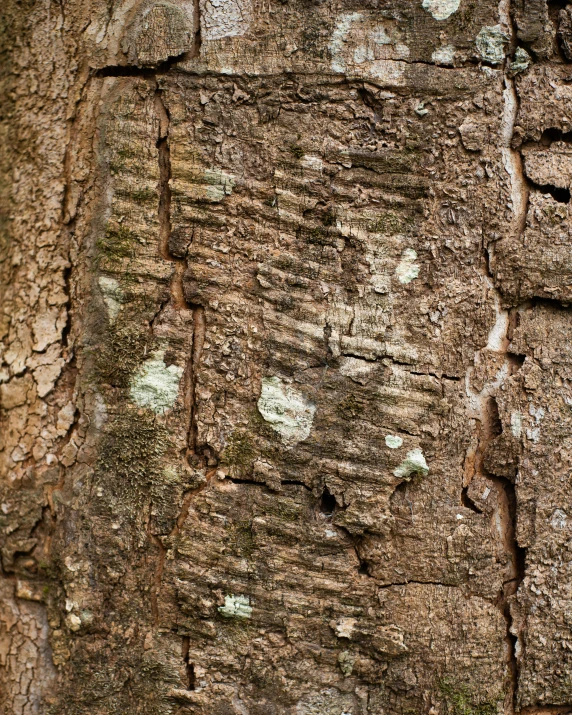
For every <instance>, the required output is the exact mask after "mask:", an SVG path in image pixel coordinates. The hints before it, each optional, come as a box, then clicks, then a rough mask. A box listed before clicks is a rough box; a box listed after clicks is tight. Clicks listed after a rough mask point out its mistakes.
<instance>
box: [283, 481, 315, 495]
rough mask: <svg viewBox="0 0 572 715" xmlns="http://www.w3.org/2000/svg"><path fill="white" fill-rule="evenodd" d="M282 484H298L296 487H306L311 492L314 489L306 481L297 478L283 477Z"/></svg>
mask: <svg viewBox="0 0 572 715" xmlns="http://www.w3.org/2000/svg"><path fill="white" fill-rule="evenodd" d="M282 484H288V485H290V486H296V487H304V489H306V490H307V491H309V492H311V491H313V490H312V489H311V488H310V487H309V486H308V485H307V484H304V482H299V481H298V480H296V479H283V480H282Z"/></svg>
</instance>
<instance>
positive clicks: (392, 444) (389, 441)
mask: <svg viewBox="0 0 572 715" xmlns="http://www.w3.org/2000/svg"><path fill="white" fill-rule="evenodd" d="M385 444H386V446H387V447H389V449H399V447H401V445H402V444H403V440H402V439H401V437H399V436H398V435H393V434H388V435H386V436H385Z"/></svg>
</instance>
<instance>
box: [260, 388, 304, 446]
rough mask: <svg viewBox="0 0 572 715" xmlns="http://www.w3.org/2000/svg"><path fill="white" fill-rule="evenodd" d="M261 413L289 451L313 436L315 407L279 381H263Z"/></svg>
mask: <svg viewBox="0 0 572 715" xmlns="http://www.w3.org/2000/svg"><path fill="white" fill-rule="evenodd" d="M258 411H259V412H260V414H261V415H262V417H263V418H264V419H265V420H266V422H268V423H269V424H270V426H271V427H272V429H273V430H275V431H276V432H278V433H279V434H280V436H281V438H282V441H283V442H284V444H286V445H287V446H289V447H292V446H294V445H295V444H298V442H302V440H305V439H307V438H308V437H309V435H310V430H311V429H312V422H313V421H314V414H315V412H316V406H315V405H314V404H313V403H312V402H311V401H310V400H308V399H307V398H306V397H305V395H303V394H302V393H301V392H299V391H298V390H296V389H294V388H293V387H290V385H286V384H285V383H283V382H282V380H281V379H280V378H279V377H264V378H263V379H262V387H261V391H260V398H259V400H258Z"/></svg>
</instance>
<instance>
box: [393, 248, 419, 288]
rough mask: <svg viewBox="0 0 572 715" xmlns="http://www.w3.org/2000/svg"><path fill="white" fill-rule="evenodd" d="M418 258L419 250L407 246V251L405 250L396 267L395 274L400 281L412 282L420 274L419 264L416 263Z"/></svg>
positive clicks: (404, 282)
mask: <svg viewBox="0 0 572 715" xmlns="http://www.w3.org/2000/svg"><path fill="white" fill-rule="evenodd" d="M416 260H417V251H414V250H413V249H412V248H406V249H405V251H403V253H402V254H401V260H400V261H399V263H398V265H397V268H396V269H395V275H396V276H397V280H398V281H399V282H400V283H403V284H406V283H411V281H412V280H413V279H414V278H417V276H418V275H419V266H418V265H417V264H416V263H415V261H416Z"/></svg>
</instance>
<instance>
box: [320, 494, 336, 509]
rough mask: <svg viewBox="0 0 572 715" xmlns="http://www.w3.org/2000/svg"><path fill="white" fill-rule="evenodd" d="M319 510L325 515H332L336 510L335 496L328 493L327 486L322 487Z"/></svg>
mask: <svg viewBox="0 0 572 715" xmlns="http://www.w3.org/2000/svg"><path fill="white" fill-rule="evenodd" d="M320 511H321V512H322V514H324V515H325V516H333V515H334V512H335V511H336V497H335V496H334V495H333V494H331V493H330V491H329V489H328V487H324V491H323V492H322V496H321V498H320Z"/></svg>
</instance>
